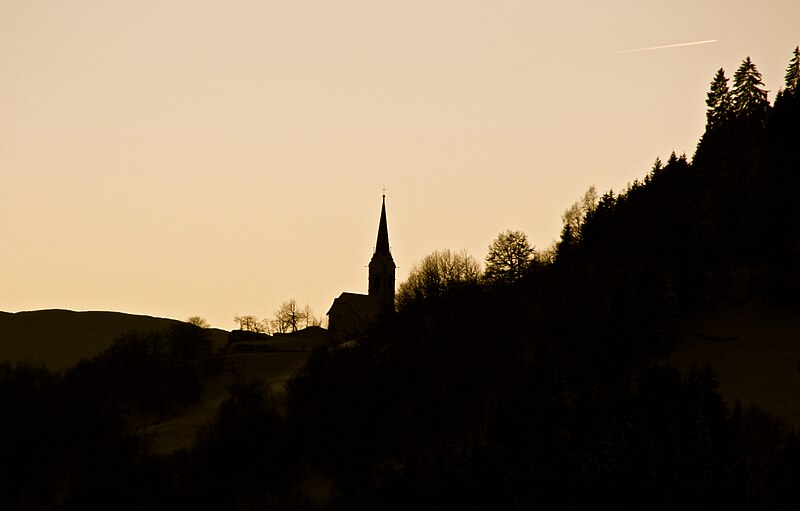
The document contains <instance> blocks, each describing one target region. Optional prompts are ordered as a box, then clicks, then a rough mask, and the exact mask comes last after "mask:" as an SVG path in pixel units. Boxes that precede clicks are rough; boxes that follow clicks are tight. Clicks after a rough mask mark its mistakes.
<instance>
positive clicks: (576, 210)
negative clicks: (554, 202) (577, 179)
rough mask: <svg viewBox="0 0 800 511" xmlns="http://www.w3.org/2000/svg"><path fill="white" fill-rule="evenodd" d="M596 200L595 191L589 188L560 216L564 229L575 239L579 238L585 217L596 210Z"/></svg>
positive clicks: (591, 187) (592, 187)
mask: <svg viewBox="0 0 800 511" xmlns="http://www.w3.org/2000/svg"><path fill="white" fill-rule="evenodd" d="M598 200H599V197H598V196H597V189H596V188H595V187H594V186H590V187H589V189H588V190H586V193H584V194H583V196H582V197H581V198H580V199H578V200H577V201H575V203H574V204H573V205H572V206H570V207H568V208H567V209H566V211H564V214H563V215H561V220H562V222H563V223H564V229H565V230H568V231H569V232H571V233H572V235H573V236H574V237H575V238H579V237H580V232H581V228H582V227H583V223H584V221H585V220H586V217H587V216H588V215H590V214H591V213H592V212H593V211H594V210H595V209H596V208H597V202H598Z"/></svg>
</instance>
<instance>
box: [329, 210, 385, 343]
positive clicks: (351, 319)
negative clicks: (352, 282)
mask: <svg viewBox="0 0 800 511" xmlns="http://www.w3.org/2000/svg"><path fill="white" fill-rule="evenodd" d="M396 268H397V266H396V265H395V264H394V259H393V258H392V253H391V251H390V250H389V229H388V227H387V225H386V195H384V196H383V201H382V204H381V218H380V221H379V223H378V240H377V242H376V243H375V252H374V253H373V254H372V259H371V260H370V262H369V288H368V294H365V295H364V294H359V293H346V292H345V293H342V294H340V295H339V297H338V298H336V299H335V300H334V301H333V304H332V305H331V307H330V309H329V310H328V338H329V341H330V342H331V343H332V344H341V343H343V342H347V341H349V340H351V339H355V338H356V337H359V336H361V335H364V334H365V333H366V332H367V330H368V328H369V326H370V325H371V324H373V323H374V322H375V320H377V319H378V318H379V317H381V316H384V315H387V314H392V313H393V312H394V287H395V269H396Z"/></svg>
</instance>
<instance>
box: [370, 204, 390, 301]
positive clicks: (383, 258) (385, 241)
mask: <svg viewBox="0 0 800 511" xmlns="http://www.w3.org/2000/svg"><path fill="white" fill-rule="evenodd" d="M395 268H397V266H395V264H394V259H392V253H391V252H390V251H389V229H388V228H387V227H386V195H384V196H383V203H382V204H381V220H380V223H379V224H378V241H377V243H376V244H375V253H374V254H372V260H371V261H370V262H369V296H370V297H371V298H372V299H373V300H375V301H376V302H377V303H378V307H379V309H380V313H381V314H386V313H392V312H394V271H395Z"/></svg>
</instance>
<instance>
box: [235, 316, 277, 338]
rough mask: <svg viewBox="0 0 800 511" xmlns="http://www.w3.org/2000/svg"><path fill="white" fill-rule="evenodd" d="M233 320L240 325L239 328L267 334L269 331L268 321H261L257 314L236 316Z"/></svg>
mask: <svg viewBox="0 0 800 511" xmlns="http://www.w3.org/2000/svg"><path fill="white" fill-rule="evenodd" d="M233 322H234V323H236V325H237V326H238V327H239V330H245V331H247V332H256V333H259V334H266V333H269V325H268V322H267V321H266V320H265V321H259V320H258V318H257V317H255V316H250V315H248V316H236V317H235V318H233Z"/></svg>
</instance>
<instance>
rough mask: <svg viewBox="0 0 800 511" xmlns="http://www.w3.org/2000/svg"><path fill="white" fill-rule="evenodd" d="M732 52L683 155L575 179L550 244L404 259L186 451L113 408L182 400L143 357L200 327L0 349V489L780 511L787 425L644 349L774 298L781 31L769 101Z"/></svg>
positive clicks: (793, 246) (152, 501) (793, 99)
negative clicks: (680, 329) (596, 186)
mask: <svg viewBox="0 0 800 511" xmlns="http://www.w3.org/2000/svg"><path fill="white" fill-rule="evenodd" d="M741 68H742V69H743V71H742V72H741V73H739V72H737V73H735V74H734V87H733V88H731V89H730V90H729V92H728V93H725V92H724V87H722V85H723V82H724V80H721V79H718V77H719V73H717V74H716V75H715V77H714V78H713V80H712V82H711V90H710V91H709V95H708V103H707V106H708V108H709V110H708V112H709V115H708V125H707V126H706V131H705V133H704V134H703V137H702V139H701V140H700V141H699V143H698V147H697V151H696V152H695V155H694V156H693V157H692V158H691V160H690V159H689V158H688V157H686V156H685V155H680V156H679V155H675V154H673V155H671V156H670V157H669V158H668V159H667V160H666V162H662V161H661V160H660V159H657V160H656V162H655V163H654V165H653V167H652V169H650V170H649V172H648V173H647V174H646V175H645V176H644V177H643V179H642V180H637V181H634V183H632V184H631V185H630V186H629V187H628V188H627V189H625V190H623V191H620V192H617V193H615V192H613V191H608V192H606V193H604V194H602V195H600V194H599V193H597V192H596V191H595V190H593V189H590V190H589V191H587V193H585V194H584V195H583V196H582V197H580V198H579V200H578V201H577V202H576V203H575V205H573V206H571V207H570V208H568V209H567V210H566V211H565V213H564V216H563V217H562V220H563V229H562V233H561V237H560V239H559V240H558V242H557V243H556V245H555V246H554V247H552V248H550V249H546V250H542V251H537V250H536V249H535V248H534V247H532V246H530V245H529V244H528V243H527V240H526V238H525V236H524V234H523V233H520V232H518V231H505V232H503V233H500V234H499V235H498V236H497V238H496V239H495V240H494V241H493V242H492V245H491V246H490V248H489V251H488V254H487V256H486V258H485V260H484V263H485V271H483V270H482V269H481V264H480V263H479V262H478V261H477V260H476V259H474V258H472V257H471V256H470V255H469V254H467V253H465V252H456V251H448V250H442V251H438V252H435V253H433V254H431V255H430V256H427V257H425V258H423V259H422V260H421V261H420V262H418V263H417V264H416V265H415V266H414V268H413V270H412V271H411V272H410V275H409V279H408V281H406V282H404V283H403V284H401V286H400V289H399V290H398V303H397V305H398V311H397V314H395V315H393V316H387V317H385V318H382V320H381V321H380V322H379V323H378V324H376V325H375V327H374V329H373V330H372V331H371V332H370V334H369V336H367V337H365V338H363V339H361V340H360V341H359V342H356V343H354V345H353V346H349V347H347V348H338V349H336V348H328V347H321V348H318V349H316V350H314V351H313V352H312V353H311V355H310V357H309V359H308V362H307V364H306V365H305V366H304V367H303V368H302V369H301V370H300V371H299V372H298V374H297V375H296V376H295V377H294V378H293V379H292V380H291V381H290V382H289V383H288V384H287V401H286V403H285V410H279V407H278V406H277V403H276V401H275V399H274V397H273V396H271V395H270V393H269V390H268V388H267V387H266V386H265V385H264V384H263V383H260V382H257V381H254V382H238V383H237V384H236V385H234V386H232V387H231V388H230V389H229V392H230V395H229V398H228V399H227V400H226V401H225V402H224V403H223V405H222V406H221V407H220V409H219V412H218V415H217V417H216V419H215V420H214V421H213V422H212V423H211V424H209V426H208V427H207V428H206V429H205V430H203V431H202V433H201V434H200V435H199V437H198V441H197V442H196V445H195V446H194V447H193V448H192V449H189V450H186V451H178V452H175V453H172V454H170V455H166V456H155V455H152V454H151V453H148V451H147V448H146V444H147V442H146V438H143V437H141V436H138V435H136V434H134V433H132V432H131V431H130V430H129V429H127V428H126V427H125V420H124V419H125V413H126V410H133V409H141V410H154V411H155V412H154V413H158V410H159V406H162V407H164V408H165V409H169V407H171V406H180V403H184V402H187V401H186V400H187V399H192V396H193V395H194V394H193V393H192V391H191V377H187V379H186V382H187V384H186V385H185V386H184V385H177V384H169V385H166V386H162V385H161V384H155V383H146V378H145V375H156V376H158V375H167V373H169V372H170V371H171V369H169V368H175V367H179V366H181V365H182V364H183V362H184V361H186V360H190V359H191V358H192V356H194V355H192V354H193V353H199V352H200V351H202V349H201V347H202V346H203V344H202V342H200V343H198V342H194V343H187V346H185V347H181V346H183V344H182V343H181V342H177V339H174V340H173V341H170V340H168V339H169V338H170V337H169V335H162V336H161V337H159V338H158V340H157V339H155V338H152V337H149V336H147V335H145V336H140V339H139V340H138V341H135V342H134V341H133V340H132V339H130V338H128V339H127V340H124V339H123V340H120V341H119V344H118V346H116V347H114V349H113V350H111V352H110V353H106V354H103V355H101V356H99V357H98V358H97V359H93V360H91V361H88V362H87V363H84V365H83V368H82V369H75V370H74V371H75V372H73V373H72V375H71V376H70V373H67V374H66V375H63V376H59V375H55V374H53V373H51V372H49V371H47V370H46V369H44V368H36V367H30V366H11V365H9V364H5V365H0V403H3V406H2V413H3V416H2V417H0V419H2V420H0V428H4V430H3V431H2V434H0V441H1V442H4V444H3V445H2V447H3V452H4V453H5V456H3V457H2V458H0V470H2V475H3V477H1V478H0V485H2V486H0V499H3V500H2V501H0V506H2V507H3V508H6V509H41V508H46V507H50V508H56V509H86V508H91V507H98V506H99V505H102V504H106V503H107V502H114V503H115V505H116V506H118V507H120V508H123V509H160V508H169V509H176V508H186V507H203V508H205V507H212V508H216V509H311V508H314V509H367V508H368V509H417V508H427V509H457V508H475V507H478V506H481V507H485V508H490V509H531V508H544V509H663V510H667V509H687V510H691V509H697V510H701V509H702V510H706V509H797V508H800V487H798V485H797V481H798V480H800V438H798V435H797V433H796V432H795V431H793V430H792V428H790V427H789V426H787V424H786V423H785V422H784V421H782V420H781V419H780V418H777V417H774V416H772V415H770V414H768V413H766V412H765V411H764V410H762V409H760V408H758V407H754V406H747V407H746V406H742V405H741V404H738V403H737V404H734V405H731V406H729V405H728V404H726V403H725V401H724V400H723V399H722V396H721V395H720V394H719V391H718V381H717V376H716V374H715V373H714V371H713V368H710V367H706V368H697V369H695V370H693V371H691V372H689V373H688V374H680V373H679V372H678V371H677V370H676V369H675V368H672V367H669V366H668V365H666V364H665V363H664V362H663V359H662V358H660V357H661V356H662V355H663V354H665V353H668V352H669V351H670V350H671V349H672V348H673V346H674V344H675V342H676V330H675V327H676V324H677V321H678V320H679V319H680V318H682V317H688V316H690V315H691V314H695V313H697V312H698V311H702V310H706V309H709V308H713V307H715V306H717V305H719V304H721V303H726V302H729V301H732V300H733V301H737V300H747V299H750V298H752V297H759V298H761V299H766V300H772V301H774V302H776V303H778V304H780V305H786V304H791V303H795V301H796V299H797V293H796V290H797V289H798V288H800V264H798V263H800V250H798V247H800V229H798V227H797V218H800V216H798V213H800V211H798V208H800V202H798V201H796V200H794V195H795V194H796V190H797V189H798V186H797V185H798V184H800V183H798V180H800V177H799V176H798V172H797V169H798V160H797V158H798V156H797V150H796V148H797V140H800V93H798V89H797V86H798V79H797V77H798V50H797V49H795V51H794V54H793V58H792V59H791V61H790V65H789V68H788V70H787V75H786V85H785V87H784V88H783V89H782V90H781V91H780V92H779V93H778V94H777V97H776V99H775V102H774V104H771V105H770V104H769V103H766V104H765V103H764V102H763V101H762V99H763V100H765V99H766V95H763V94H761V92H758V91H763V85H761V84H760V83H759V82H760V80H761V79H760V75H757V70H756V68H755V65H754V64H753V63H752V62H751V61H750V60H749V59H745V61H744V62H743V64H742V66H741ZM737 75H738V76H739V77H740V79H738V80H737V78H736V77H737ZM737 83H738V85H737ZM721 105H723V106H721ZM723 112H727V113H725V114H724V115H723ZM192 335H194V334H192ZM165 339H167V340H166V341H165ZM192 347H194V348H192ZM164 368H167V369H166V370H165V369H164ZM117 374H119V375H123V374H124V375H126V376H125V378H120V379H118V380H119V381H116V376H115V375H117ZM187 374H188V373H187ZM108 375H111V376H108ZM155 379H156V380H157V379H158V378H155ZM106 387H108V388H106ZM183 388H185V389H186V390H180V389H183ZM136 389H139V391H140V392H136V391H135V390H136ZM165 389H166V390H165ZM179 390H180V391H179ZM162 392H168V393H170V394H169V396H170V397H169V399H168V400H167V401H166V402H164V403H161V404H159V403H158V401H157V400H155V399H154V397H153V396H154V395H156V394H158V393H162ZM118 402H121V403H123V404H124V405H123V406H119V405H118V404H116V403H118ZM101 503H102V504H101Z"/></svg>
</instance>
